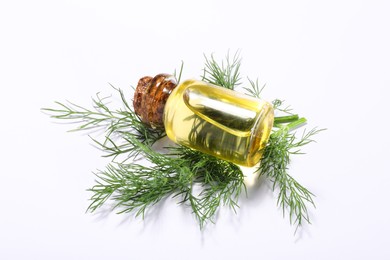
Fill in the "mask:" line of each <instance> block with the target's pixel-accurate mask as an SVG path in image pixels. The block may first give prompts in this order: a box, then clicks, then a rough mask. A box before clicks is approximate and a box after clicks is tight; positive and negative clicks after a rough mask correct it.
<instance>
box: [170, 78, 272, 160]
mask: <svg viewBox="0 0 390 260" xmlns="http://www.w3.org/2000/svg"><path fill="white" fill-rule="evenodd" d="M273 120H274V114H273V108H272V105H271V104H269V103H268V102H266V101H263V100H259V99H255V98H252V97H249V96H247V95H244V94H241V93H238V92H235V91H233V90H229V89H226V88H222V87H218V86H214V85H210V84H207V83H205V82H202V81H196V80H187V81H184V82H183V83H181V84H179V85H178V86H177V87H176V88H175V89H173V91H172V92H171V93H170V95H169V97H168V99H167V101H166V104H165V107H164V113H163V123H164V126H165V131H166V133H167V136H168V137H169V138H170V139H171V140H173V141H174V142H176V143H178V144H182V145H185V146H187V147H190V148H193V149H195V150H199V151H201V152H204V153H207V154H210V155H213V156H215V157H218V158H221V159H224V160H227V161H230V162H233V163H236V164H239V165H242V166H248V167H251V166H254V165H255V164H256V163H258V162H259V161H260V159H261V156H262V153H263V149H264V148H265V146H266V144H267V141H268V138H269V135H270V133H271V129H272V126H273Z"/></svg>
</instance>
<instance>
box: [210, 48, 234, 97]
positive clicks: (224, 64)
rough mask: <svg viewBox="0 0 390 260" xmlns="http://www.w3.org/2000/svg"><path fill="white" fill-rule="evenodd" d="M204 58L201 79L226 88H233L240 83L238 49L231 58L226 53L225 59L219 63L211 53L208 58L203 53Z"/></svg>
mask: <svg viewBox="0 0 390 260" xmlns="http://www.w3.org/2000/svg"><path fill="white" fill-rule="evenodd" d="M204 58H205V68H204V69H203V73H204V74H203V77H202V80H203V81H205V82H208V83H211V84H214V85H217V86H222V87H225V88H228V89H234V88H235V87H236V86H238V85H240V80H241V77H240V67H241V58H240V54H239V52H238V51H237V52H236V53H235V54H234V56H233V58H231V57H230V54H229V53H228V54H227V55H226V57H225V60H222V61H221V62H220V63H219V62H217V61H216V60H215V58H214V55H211V56H210V58H208V57H207V56H206V55H205V56H204Z"/></svg>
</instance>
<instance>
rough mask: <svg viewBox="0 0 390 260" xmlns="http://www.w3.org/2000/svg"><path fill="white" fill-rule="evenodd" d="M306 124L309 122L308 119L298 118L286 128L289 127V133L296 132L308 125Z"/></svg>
mask: <svg viewBox="0 0 390 260" xmlns="http://www.w3.org/2000/svg"><path fill="white" fill-rule="evenodd" d="M306 122H307V120H306V118H304V117H301V118H298V119H297V120H295V121H292V122H291V123H289V124H288V125H287V126H286V127H287V129H288V131H291V130H294V129H296V128H298V127H301V126H302V125H304V124H306Z"/></svg>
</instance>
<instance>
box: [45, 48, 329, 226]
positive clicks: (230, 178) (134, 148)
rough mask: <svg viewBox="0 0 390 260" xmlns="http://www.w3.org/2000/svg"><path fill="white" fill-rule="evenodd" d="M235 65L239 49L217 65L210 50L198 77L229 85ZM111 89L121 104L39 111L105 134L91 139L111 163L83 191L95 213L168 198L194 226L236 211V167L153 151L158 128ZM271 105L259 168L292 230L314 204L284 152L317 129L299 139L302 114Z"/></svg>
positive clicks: (233, 83) (104, 101)
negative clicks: (223, 210) (223, 209)
mask: <svg viewBox="0 0 390 260" xmlns="http://www.w3.org/2000/svg"><path fill="white" fill-rule="evenodd" d="M240 65H241V59H240V57H239V53H237V52H236V53H235V55H234V56H233V58H231V57H230V55H229V54H228V55H227V56H226V59H225V60H223V61H222V62H220V63H219V62H217V61H216V60H215V58H214V56H213V55H211V57H209V58H208V57H206V56H205V67H204V70H203V72H204V74H203V77H202V80H204V81H206V82H209V83H212V84H215V85H219V86H222V87H225V88H229V89H235V87H237V86H239V85H240V84H241V77H240ZM182 70H183V62H182V64H181V67H180V70H179V72H176V71H175V72H174V76H175V78H176V79H177V81H178V82H179V81H180V79H181V75H182ZM249 86H250V87H248V88H244V90H245V91H246V92H247V93H248V94H249V95H252V96H254V97H258V98H260V95H261V91H262V90H263V88H264V86H262V87H260V86H259V83H258V80H256V81H251V80H249ZM113 89H114V90H115V91H116V93H117V94H118V95H119V97H120V101H121V103H122V107H121V108H119V109H118V108H116V109H114V108H111V107H109V100H110V97H104V98H101V97H100V95H99V94H97V95H96V97H95V98H93V99H92V109H87V108H84V107H82V106H79V105H76V104H74V103H71V102H66V103H62V102H55V104H56V106H57V108H44V109H42V110H43V111H44V112H46V113H48V114H49V115H51V117H53V118H55V119H61V120H63V119H65V120H69V121H71V122H73V123H75V124H77V125H78V126H77V127H76V128H74V129H73V130H71V131H81V130H87V131H90V130H95V129H98V130H101V131H103V132H104V134H105V135H104V138H103V140H98V139H97V138H95V137H92V136H91V139H92V140H93V142H94V143H95V144H96V145H97V146H98V147H99V148H100V149H101V150H102V151H103V152H104V156H106V157H111V158H112V162H111V163H109V165H108V166H107V167H106V168H105V169H104V170H100V171H98V172H96V173H95V176H96V183H95V185H94V186H93V187H92V188H90V189H89V191H90V192H91V193H92V196H91V203H90V205H89V207H88V211H90V212H93V211H95V210H98V209H99V208H100V207H101V206H102V205H104V204H107V203H109V201H110V203H111V204H112V205H113V210H115V211H116V212H118V213H130V212H135V213H136V216H142V217H144V216H145V214H146V213H147V209H149V208H150V207H151V206H152V205H154V204H156V203H158V202H159V201H160V200H161V199H163V198H165V197H168V196H172V197H173V198H177V199H178V202H179V203H181V204H185V205H188V206H189V207H190V208H191V209H192V212H193V214H194V216H195V218H196V219H197V220H198V222H199V225H200V227H203V226H204V225H205V224H206V223H208V222H214V221H215V216H216V213H217V212H218V209H219V208H220V206H223V205H226V206H228V207H230V208H231V209H232V210H233V211H236V209H237V208H238V198H239V196H240V194H241V193H242V191H246V187H245V184H244V175H243V173H242V171H241V169H240V167H238V166H237V165H235V164H233V163H230V162H227V161H224V160H221V159H217V158H215V157H212V156H210V155H207V154H204V153H201V152H198V151H194V150H192V149H190V148H186V147H184V146H180V145H177V146H173V147H168V148H167V152H165V153H162V152H157V151H155V149H154V145H155V144H156V142H158V141H159V140H160V139H162V138H164V136H165V132H164V130H163V129H162V130H161V129H152V128H150V127H147V126H146V125H145V124H143V123H142V122H141V120H140V118H139V117H138V116H137V115H136V114H135V112H134V110H133V108H132V107H131V106H130V105H129V103H128V101H127V100H128V99H127V98H126V95H125V94H124V92H123V91H122V90H121V89H117V88H115V87H113ZM273 106H274V109H275V110H278V111H280V112H284V113H285V115H283V116H279V117H275V122H274V126H275V127H274V129H273V131H272V134H271V136H270V140H269V142H268V145H267V146H266V148H265V151H264V155H263V158H262V161H261V163H260V165H259V167H258V168H257V171H258V172H259V173H260V175H261V176H266V177H267V178H269V179H270V180H271V181H273V188H274V189H275V190H276V189H279V195H278V201H277V205H278V206H280V207H281V208H282V209H283V214H284V213H285V210H288V211H289V216H290V221H291V223H292V224H295V225H297V227H298V226H300V225H301V224H302V222H303V221H307V222H309V214H308V209H307V203H308V204H311V205H313V206H314V201H313V198H312V196H313V194H312V193H311V192H310V191H309V190H308V189H306V188H304V187H303V186H302V185H300V184H299V183H298V182H297V181H295V180H294V179H293V178H292V177H291V176H290V175H289V174H288V173H287V170H288V166H289V163H290V155H292V154H298V153H300V148H301V147H303V146H304V145H306V144H308V143H310V142H312V141H313V140H312V136H313V135H315V134H317V133H318V132H319V131H321V130H316V129H313V130H311V131H309V132H307V133H306V134H304V135H303V136H302V138H297V137H296V135H295V133H294V129H295V128H297V127H300V126H301V125H302V124H303V123H305V122H306V119H304V118H300V117H299V116H298V115H295V114H292V113H291V109H290V108H289V107H283V106H284V102H283V101H281V100H278V99H277V100H274V101H273ZM136 159H143V160H147V161H148V163H147V164H145V163H142V160H136Z"/></svg>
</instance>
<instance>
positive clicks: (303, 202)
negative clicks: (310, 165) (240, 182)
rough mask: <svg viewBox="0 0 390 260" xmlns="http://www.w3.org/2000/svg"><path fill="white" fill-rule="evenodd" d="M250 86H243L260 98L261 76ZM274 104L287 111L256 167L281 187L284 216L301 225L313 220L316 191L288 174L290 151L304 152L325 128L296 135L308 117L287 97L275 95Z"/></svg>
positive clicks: (276, 118)
mask: <svg viewBox="0 0 390 260" xmlns="http://www.w3.org/2000/svg"><path fill="white" fill-rule="evenodd" d="M249 83H250V88H244V89H245V90H246V91H247V92H248V93H249V94H250V95H252V96H254V97H257V98H261V92H262V90H263V89H264V86H262V87H261V88H260V87H259V82H258V80H256V81H252V80H250V79H249ZM272 104H273V107H274V109H275V110H276V111H279V112H282V113H284V115H282V116H277V117H275V119H274V128H273V130H272V132H271V135H270V138H269V141H268V143H267V146H266V147H265V149H264V153H263V157H262V159H261V162H260V164H259V166H258V168H257V170H256V171H257V172H259V176H266V177H267V178H268V179H270V180H271V181H272V182H273V185H272V189H273V190H274V191H275V190H277V189H278V190H279V195H278V199H277V205H278V206H279V207H281V208H282V211H283V216H285V214H286V211H288V212H289V220H290V223H291V224H293V225H296V227H297V228H298V227H300V226H301V225H302V224H303V222H304V221H306V222H307V223H310V218H309V211H308V205H311V206H313V207H315V203H314V200H313V197H314V194H313V193H312V192H310V191H309V190H308V189H307V188H305V187H304V186H303V185H301V184H300V183H298V181H296V180H295V179H294V178H293V177H292V176H291V175H289V174H288V169H289V165H290V162H291V155H297V154H302V152H301V149H302V148H303V147H304V146H305V145H307V144H309V143H311V142H314V140H313V139H312V137H313V136H314V135H316V134H318V133H319V132H321V131H323V130H324V129H317V128H313V129H311V130H309V131H307V130H306V129H305V130H304V131H303V135H302V136H301V137H300V138H297V136H296V132H295V130H296V129H298V128H300V127H302V126H303V125H304V124H306V121H307V120H306V118H303V117H299V116H298V115H297V114H293V113H292V109H291V108H290V106H284V101H282V100H280V99H275V100H274V101H273V102H272Z"/></svg>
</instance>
